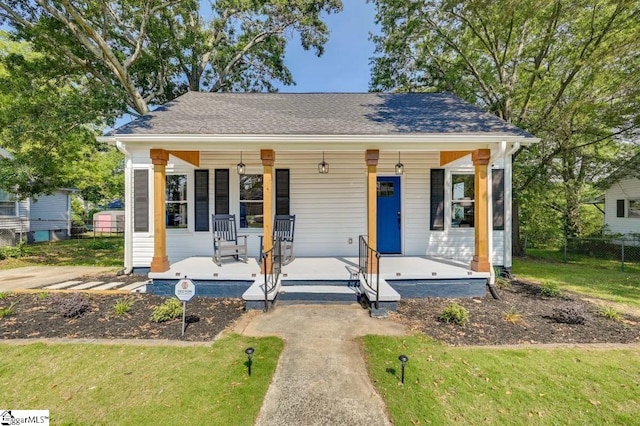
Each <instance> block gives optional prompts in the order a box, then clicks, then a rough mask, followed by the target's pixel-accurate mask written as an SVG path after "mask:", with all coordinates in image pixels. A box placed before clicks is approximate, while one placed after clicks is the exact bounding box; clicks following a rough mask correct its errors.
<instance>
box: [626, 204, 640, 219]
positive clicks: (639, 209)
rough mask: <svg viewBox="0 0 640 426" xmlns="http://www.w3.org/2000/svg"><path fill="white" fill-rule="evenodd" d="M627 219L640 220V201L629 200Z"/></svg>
mask: <svg viewBox="0 0 640 426" xmlns="http://www.w3.org/2000/svg"><path fill="white" fill-rule="evenodd" d="M627 217H633V218H636V219H640V200H629V210H628V213H627Z"/></svg>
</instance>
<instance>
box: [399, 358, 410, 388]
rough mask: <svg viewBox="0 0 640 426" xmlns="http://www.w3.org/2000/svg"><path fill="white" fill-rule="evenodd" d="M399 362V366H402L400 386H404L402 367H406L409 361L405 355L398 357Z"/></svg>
mask: <svg viewBox="0 0 640 426" xmlns="http://www.w3.org/2000/svg"><path fill="white" fill-rule="evenodd" d="M398 359H399V360H400V364H401V365H402V384H404V367H405V365H407V361H409V357H408V356H406V355H400V356H399V357H398Z"/></svg>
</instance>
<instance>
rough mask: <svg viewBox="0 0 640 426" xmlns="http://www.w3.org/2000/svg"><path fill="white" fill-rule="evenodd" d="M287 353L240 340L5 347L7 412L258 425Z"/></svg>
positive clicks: (0, 383) (0, 347)
mask: <svg viewBox="0 0 640 426" xmlns="http://www.w3.org/2000/svg"><path fill="white" fill-rule="evenodd" d="M248 346H253V347H254V348H255V355H254V362H253V368H252V375H251V377H248V375H247V367H246V364H245V363H246V360H247V358H246V355H245V354H244V350H245V348H247V347H248ZM282 348H283V342H282V340H280V339H278V338H275V337H269V338H261V339H256V338H245V337H241V336H238V335H233V336H229V337H227V338H224V339H221V340H218V341H216V342H215V343H214V344H213V345H212V346H210V347H171V346H163V347H148V346H134V345H131V346H130V345H118V346H111V345H99V344H58V345H45V344H32V345H28V346H15V345H7V344H0V359H1V362H0V389H3V391H2V392H0V407H2V408H11V409H16V410H18V409H20V410H25V409H46V410H50V415H51V419H52V424H118V425H142V424H144V425H149V424H157V425H165V424H166V425H171V424H176V425H177V424H183V425H197V424H201V425H205V424H206V425H253V424H254V421H255V419H256V417H257V415H258V412H259V410H260V406H261V404H262V401H263V399H264V395H265V394H266V391H267V388H268V387H269V384H270V382H271V377H272V375H273V373H274V371H275V368H276V364H277V362H278V358H279V356H280V352H281V351H282Z"/></svg>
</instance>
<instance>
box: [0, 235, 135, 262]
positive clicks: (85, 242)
mask: <svg viewBox="0 0 640 426" xmlns="http://www.w3.org/2000/svg"><path fill="white" fill-rule="evenodd" d="M3 258H4V259H3ZM123 262H124V238H122V237H121V236H119V237H96V238H83V239H72V240H63V241H47V242H42V243H34V244H25V245H23V246H22V247H21V248H19V247H8V248H4V249H2V250H1V251H0V269H10V268H19V267H22V266H33V265H54V266H69V265H83V266H113V267H121V266H122V265H123Z"/></svg>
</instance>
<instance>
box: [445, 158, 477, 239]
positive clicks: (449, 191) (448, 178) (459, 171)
mask: <svg viewBox="0 0 640 426" xmlns="http://www.w3.org/2000/svg"><path fill="white" fill-rule="evenodd" d="M475 172H476V171H475V168H473V167H457V168H455V169H446V172H445V175H444V200H445V205H446V208H445V209H444V223H445V227H444V229H445V231H452V232H461V233H468V232H475V231H474V229H475V226H470V227H468V228H455V227H453V226H451V210H452V206H453V201H454V200H453V175H473V174H475ZM472 202H473V203H474V204H475V200H472Z"/></svg>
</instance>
